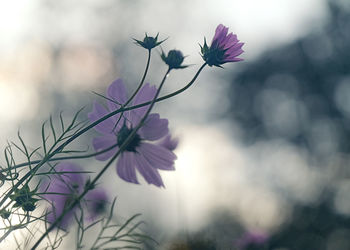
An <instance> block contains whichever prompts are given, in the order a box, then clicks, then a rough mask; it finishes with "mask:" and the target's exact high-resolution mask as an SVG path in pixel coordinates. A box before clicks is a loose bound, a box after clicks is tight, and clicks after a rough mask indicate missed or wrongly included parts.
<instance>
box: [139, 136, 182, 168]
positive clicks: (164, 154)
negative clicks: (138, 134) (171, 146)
mask: <svg viewBox="0 0 350 250" xmlns="http://www.w3.org/2000/svg"><path fill="white" fill-rule="evenodd" d="M137 151H138V152H140V153H141V154H142V155H143V156H144V157H145V159H146V160H147V161H148V162H149V164H150V165H151V166H152V167H154V168H158V169H162V170H175V167H174V161H175V159H176V158H177V157H176V155H175V154H174V153H173V152H172V151H170V150H168V149H166V148H164V147H162V146H159V145H155V144H151V143H141V144H140V146H139V147H138V148H137Z"/></svg>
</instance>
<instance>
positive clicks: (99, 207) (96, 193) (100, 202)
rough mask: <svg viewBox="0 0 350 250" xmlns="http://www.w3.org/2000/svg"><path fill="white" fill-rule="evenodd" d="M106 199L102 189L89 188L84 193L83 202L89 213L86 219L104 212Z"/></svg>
mask: <svg viewBox="0 0 350 250" xmlns="http://www.w3.org/2000/svg"><path fill="white" fill-rule="evenodd" d="M108 201H109V199H108V196H107V193H106V191H105V190H104V189H102V188H98V189H93V190H90V191H89V192H88V193H87V194H86V195H85V204H86V207H87V211H88V213H89V215H88V219H89V220H95V219H96V217H98V216H99V215H101V214H102V213H104V212H105V211H106V208H107V204H108Z"/></svg>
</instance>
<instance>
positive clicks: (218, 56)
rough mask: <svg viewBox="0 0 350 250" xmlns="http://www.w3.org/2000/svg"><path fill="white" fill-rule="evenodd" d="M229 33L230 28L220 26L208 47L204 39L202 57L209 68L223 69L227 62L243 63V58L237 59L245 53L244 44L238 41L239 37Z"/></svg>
mask: <svg viewBox="0 0 350 250" xmlns="http://www.w3.org/2000/svg"><path fill="white" fill-rule="evenodd" d="M227 33H228V27H225V26H224V25H222V24H219V25H218V26H217V28H216V30H215V35H214V37H213V40H212V42H211V45H210V47H208V45H207V42H206V40H205V39H204V45H203V46H201V52H202V57H203V59H204V61H206V63H207V64H208V65H209V66H217V67H221V65H222V64H224V63H227V62H238V61H242V60H243V59H242V58H237V56H239V55H240V54H242V53H243V50H242V46H243V44H244V43H240V42H239V40H238V39H237V35H235V34H233V33H232V32H231V33H229V34H227Z"/></svg>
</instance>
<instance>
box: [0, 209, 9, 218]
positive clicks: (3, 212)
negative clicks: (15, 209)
mask: <svg viewBox="0 0 350 250" xmlns="http://www.w3.org/2000/svg"><path fill="white" fill-rule="evenodd" d="M10 215H11V213H10V211H8V210H6V209H2V210H0V216H1V218H3V219H8V218H9V217H10Z"/></svg>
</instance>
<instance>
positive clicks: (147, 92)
mask: <svg viewBox="0 0 350 250" xmlns="http://www.w3.org/2000/svg"><path fill="white" fill-rule="evenodd" d="M156 92H157V89H156V87H155V86H151V85H150V84H149V83H146V84H145V85H144V86H143V87H142V88H141V89H140V91H139V92H138V93H137V94H136V96H135V99H134V100H133V102H132V104H133V105H137V104H141V103H144V102H148V101H152V100H153V98H154V96H155V95H156ZM148 108H149V105H147V106H143V107H141V108H138V109H133V110H131V111H130V121H131V123H132V125H133V127H135V126H136V125H137V124H138V123H139V122H140V120H141V119H142V117H143V116H144V115H145V113H146V111H147V109H148Z"/></svg>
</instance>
